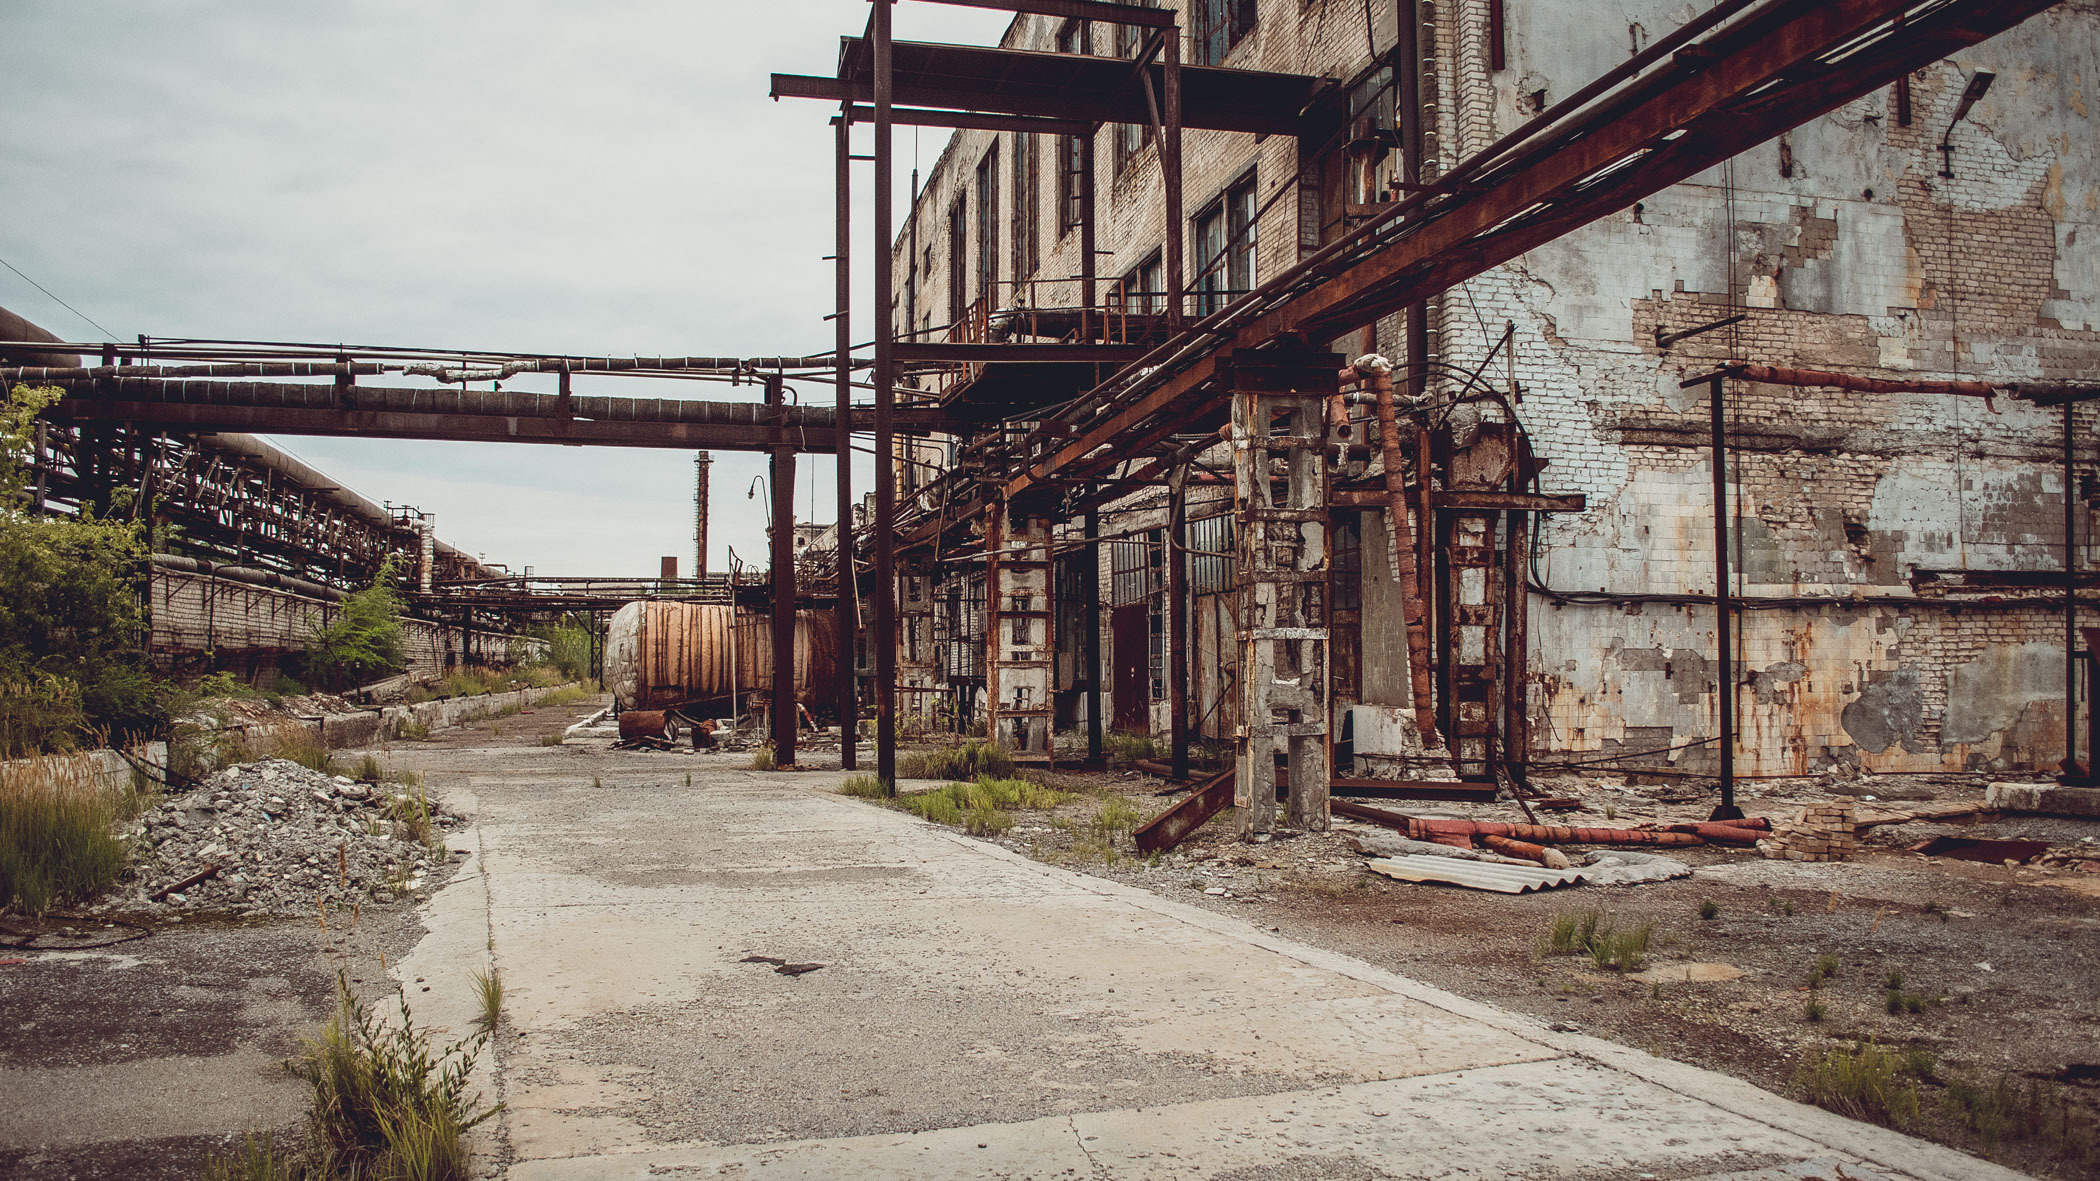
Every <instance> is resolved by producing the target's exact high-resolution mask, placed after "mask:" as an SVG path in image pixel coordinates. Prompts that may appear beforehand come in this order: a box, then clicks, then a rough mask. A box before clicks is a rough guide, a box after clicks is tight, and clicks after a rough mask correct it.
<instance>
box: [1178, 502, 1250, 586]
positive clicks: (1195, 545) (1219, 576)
mask: <svg viewBox="0 0 2100 1181" xmlns="http://www.w3.org/2000/svg"><path fill="white" fill-rule="evenodd" d="M1188 538H1189V540H1188V547H1189V550H1190V553H1189V586H1190V588H1191V589H1193V590H1194V591H1195V592H1196V593H1197V594H1199V595H1216V594H1225V593H1228V592H1230V591H1232V590H1234V589H1235V588H1236V587H1237V585H1238V583H1237V579H1238V575H1237V573H1236V570H1237V564H1236V562H1235V561H1234V559H1233V557H1232V547H1233V524H1232V514H1230V513H1225V514H1221V515H1219V516H1215V517H1204V518H1203V519H1202V520H1200V521H1190V522H1189V525H1188Z"/></svg>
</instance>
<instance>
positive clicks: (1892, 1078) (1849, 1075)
mask: <svg viewBox="0 0 2100 1181" xmlns="http://www.w3.org/2000/svg"><path fill="white" fill-rule="evenodd" d="M1794 1089H1795V1090H1796V1091H1798V1092H1800V1094H1801V1097H1802V1098H1803V1099H1806V1100H1807V1101H1808V1102H1810V1103H1813V1104H1815V1105H1816V1106H1817V1107H1821V1108H1823V1109H1825V1110H1827V1111H1835V1112H1837V1113H1838V1114H1839V1115H1844V1116H1850V1117H1851V1118H1853V1119H1857V1120H1866V1121H1868V1122H1870V1123H1877V1124H1880V1125H1882V1126H1883V1127H1890V1128H1894V1127H1901V1126H1904V1125H1906V1124H1909V1123H1912V1122H1914V1121H1915V1120H1916V1119H1917V1115H1918V1088H1917V1084H1916V1083H1913V1082H1911V1081H1910V1080H1909V1079H1908V1078H1907V1077H1905V1075H1904V1072H1903V1060H1902V1059H1901V1058H1899V1057H1898V1056H1897V1055H1896V1053H1895V1052H1894V1051H1892V1050H1888V1049H1885V1048H1883V1047H1881V1046H1878V1045H1875V1044H1874V1043H1873V1042H1867V1043H1864V1044H1862V1045H1857V1046H1852V1047H1845V1046H1838V1047H1835V1048H1832V1049H1829V1050H1825V1051H1824V1052H1823V1053H1822V1054H1821V1055H1820V1056H1818V1057H1817V1058H1815V1059H1813V1060H1811V1061H1808V1062H1804V1063H1802V1064H1801V1067H1800V1068H1799V1069H1798V1070H1796V1071H1795V1072H1794Z"/></svg>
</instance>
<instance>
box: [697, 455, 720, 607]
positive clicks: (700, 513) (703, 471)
mask: <svg viewBox="0 0 2100 1181" xmlns="http://www.w3.org/2000/svg"><path fill="white" fill-rule="evenodd" d="M714 461H715V459H714V456H712V455H709V454H708V453H707V452H705V451H702V452H701V453H699V454H698V455H695V456H693V473H694V480H693V577H695V578H706V577H707V469H708V467H709V466H710V465H712V464H713V463H714Z"/></svg>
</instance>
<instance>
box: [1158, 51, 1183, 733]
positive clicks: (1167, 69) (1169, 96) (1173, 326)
mask: <svg viewBox="0 0 2100 1181" xmlns="http://www.w3.org/2000/svg"><path fill="white" fill-rule="evenodd" d="M1160 51H1161V54H1162V62H1161V71H1160V73H1161V75H1162V81H1161V84H1160V90H1161V92H1162V93H1161V96H1160V106H1162V107H1164V108H1165V110H1164V111H1163V112H1162V113H1161V117H1162V119H1163V120H1164V121H1165V123H1166V126H1165V128H1164V129H1163V131H1162V133H1161V136H1160V142H1159V171H1160V176H1161V179H1162V180H1163V181H1164V182H1165V183H1164V187H1165V189H1166V201H1167V210H1166V213H1167V233H1166V243H1165V255H1166V257H1165V258H1164V260H1163V261H1164V262H1165V263H1166V268H1167V330H1168V331H1169V332H1180V331H1181V326H1182V320H1183V317H1184V316H1185V315H1186V314H1187V306H1186V305H1187V302H1188V301H1187V294H1186V292H1185V291H1184V290H1183V287H1184V284H1185V283H1186V281H1187V268H1186V267H1185V266H1184V265H1183V262H1182V256H1181V255H1182V247H1181V244H1182V241H1183V238H1184V235H1185V234H1186V233H1187V230H1188V227H1187V226H1185V225H1183V224H1182V216H1181V29H1180V27H1179V26H1176V27H1173V28H1169V29H1167V30H1166V39H1165V41H1164V42H1163V43H1162V44H1161V45H1160ZM1178 773H1179V772H1177V774H1178Z"/></svg>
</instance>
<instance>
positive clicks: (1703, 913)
mask: <svg viewBox="0 0 2100 1181" xmlns="http://www.w3.org/2000/svg"><path fill="white" fill-rule="evenodd" d="M1720 914H1721V904H1720V903H1718V902H1715V901H1714V900H1713V899H1711V898H1703V899H1701V900H1700V902H1699V917H1700V918H1702V919H1713V918H1718V917H1720Z"/></svg>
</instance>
